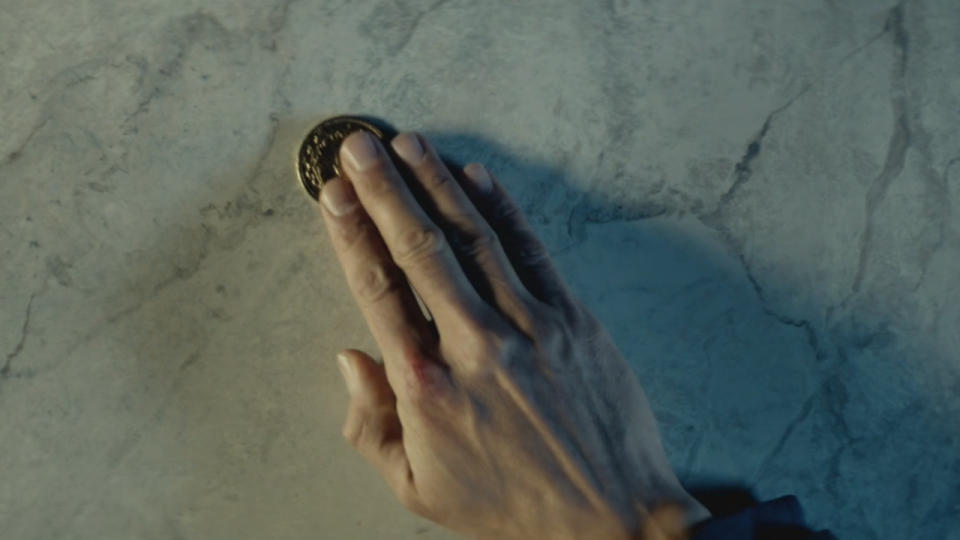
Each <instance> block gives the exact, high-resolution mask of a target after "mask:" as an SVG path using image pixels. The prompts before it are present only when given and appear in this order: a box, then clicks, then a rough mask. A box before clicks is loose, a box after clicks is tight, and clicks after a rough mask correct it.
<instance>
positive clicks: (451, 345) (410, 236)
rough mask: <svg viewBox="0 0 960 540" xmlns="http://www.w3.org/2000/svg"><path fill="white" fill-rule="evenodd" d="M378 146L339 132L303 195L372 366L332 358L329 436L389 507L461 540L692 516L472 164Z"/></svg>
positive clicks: (582, 322) (627, 392) (696, 514)
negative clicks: (340, 425)
mask: <svg viewBox="0 0 960 540" xmlns="http://www.w3.org/2000/svg"><path fill="white" fill-rule="evenodd" d="M391 146H392V148H393V150H392V151H391V150H389V149H388V148H385V147H384V146H383V145H381V144H380V143H379V142H378V141H377V140H376V138H374V137H370V136H368V135H366V134H364V133H362V132H359V133H355V134H352V135H350V136H349V137H348V138H347V140H346V141H345V142H344V145H343V147H342V148H341V154H340V157H341V163H342V164H343V165H344V170H345V176H346V178H339V179H334V180H332V181H330V182H328V183H327V184H326V185H325V186H324V187H323V190H322V196H321V199H322V201H323V205H321V206H322V207H323V210H322V213H323V217H324V220H325V222H326V225H327V228H328V231H329V233H330V237H331V240H332V243H333V246H334V248H335V250H336V252H337V256H338V258H339V261H340V264H341V265H342V266H343V269H344V271H345V273H346V277H347V282H348V284H349V286H350V290H351V292H352V293H353V295H354V297H355V298H356V300H357V303H358V304H359V306H360V309H361V310H362V312H363V315H364V318H365V319H366V321H367V324H368V326H369V327H370V330H371V331H372V333H373V335H374V338H375V339H376V341H377V344H378V346H379V348H380V351H381V352H382V355H383V365H379V364H377V363H376V362H375V361H374V360H373V359H372V358H371V357H370V356H369V355H367V354H365V353H362V352H360V351H356V350H347V351H345V352H344V353H342V354H341V357H342V358H341V369H342V370H343V372H344V376H345V378H346V380H347V384H348V388H349V390H350V394H351V399H352V400H351V404H350V411H349V413H348V418H347V421H346V424H345V426H344V429H343V434H344V436H345V437H346V439H347V440H348V441H349V442H350V443H351V444H352V445H353V446H354V447H355V448H356V449H357V450H358V451H359V452H360V453H361V454H362V455H363V456H364V457H365V458H366V459H367V460H368V461H369V462H370V463H371V464H372V465H373V466H374V467H376V468H377V469H378V470H379V471H380V473H381V474H382V476H383V477H384V479H385V480H386V482H387V483H388V484H389V486H390V488H391V489H392V490H393V492H394V493H395V494H396V495H397V497H398V498H399V500H400V501H401V503H402V504H404V505H405V506H406V507H407V508H409V509H410V510H412V511H413V512H415V513H417V514H419V515H421V516H424V517H426V518H428V519H431V520H433V521H436V522H437V523H439V524H441V525H444V526H446V527H449V528H451V529H453V530H455V531H458V532H460V533H463V534H466V535H469V536H473V537H490V538H525V539H528V538H551V539H559V538H635V537H637V536H638V535H643V537H644V538H657V537H661V538H664V537H667V536H670V537H673V535H676V534H682V530H683V529H684V526H685V525H688V524H690V523H692V522H694V521H698V520H700V519H704V518H706V517H708V516H709V514H708V513H707V511H706V510H705V509H704V508H703V507H702V506H701V505H700V504H699V503H697V502H696V500H695V499H693V498H692V497H691V496H690V495H689V494H687V493H686V492H685V491H684V489H683V488H682V487H681V486H680V483H679V481H678V480H677V477H676V475H675V474H674V472H673V470H672V469H671V467H670V465H669V463H668V461H667V458H666V456H665V453H664V451H663V447H662V444H661V441H660V436H659V434H658V429H657V424H656V421H655V419H654V417H653V413H652V411H651V409H650V406H649V404H648V402H647V399H646V397H645V396H644V392H643V389H642V388H641V387H640V383H639V381H638V380H637V378H636V376H635V374H634V373H633V372H632V371H631V369H630V367H629V365H628V364H627V362H626V361H625V360H624V358H623V356H621V354H620V353H619V351H618V350H617V348H616V346H615V345H614V343H613V341H612V339H611V338H610V336H609V334H608V332H607V331H606V330H605V329H604V328H603V326H602V325H601V324H600V323H599V322H598V321H597V320H596V319H595V318H594V317H593V316H592V315H591V314H590V313H588V311H587V310H586V309H585V307H584V306H583V305H582V304H581V303H580V302H579V301H578V300H576V299H575V297H574V295H573V294H572V293H571V292H570V290H569V289H568V287H567V286H566V285H565V284H564V282H563V280H562V279H561V278H560V277H559V276H558V275H557V273H556V271H555V269H554V266H553V264H552V262H551V261H550V258H549V256H548V254H547V252H546V250H545V248H544V246H543V244H542V243H541V242H540V241H539V240H538V239H537V238H536V236H535V234H534V232H533V231H532V229H531V228H530V227H529V225H528V224H527V222H526V219H525V218H524V216H523V215H522V212H521V211H520V210H519V209H518V207H517V206H516V204H514V203H513V202H512V201H511V200H510V198H509V197H508V195H507V193H506V192H505V191H504V189H503V188H502V187H501V185H500V184H499V183H498V182H497V181H496V180H495V179H493V178H491V177H490V176H489V175H488V174H487V172H486V171H485V169H484V168H483V166H481V165H479V164H472V165H468V166H467V167H465V168H464V170H463V171H455V174H454V172H451V171H450V170H449V169H448V168H447V167H446V165H445V164H444V163H443V161H442V160H441V159H440V157H439V155H438V154H437V152H436V150H435V149H434V148H433V146H432V145H431V144H430V143H429V142H428V141H426V139H425V138H424V137H423V136H421V135H418V134H414V133H403V134H400V135H398V136H397V137H395V138H394V139H393V141H392V142H391ZM394 152H395V154H394ZM398 167H399V169H398ZM401 171H402V172H401ZM405 178H406V180H405ZM408 283H409V286H408ZM410 287H412V288H413V290H414V291H416V294H417V295H419V297H420V299H421V300H422V302H423V304H424V306H425V307H426V310H427V312H428V314H429V315H430V318H428V317H426V316H425V313H424V311H423V310H421V308H420V306H419V304H418V301H417V300H418V299H417V297H416V296H415V293H414V292H412V291H411V289H410ZM664 509H669V510H664ZM654 510H658V511H657V512H656V513H654ZM659 510H663V511H659ZM653 515H655V516H667V518H663V519H659V518H657V517H654V518H653V519H651V516H653ZM674 516H680V517H681V519H680V520H679V521H680V522H679V523H674V521H676V520H671V519H669V518H670V517H674ZM658 535H659V536H658Z"/></svg>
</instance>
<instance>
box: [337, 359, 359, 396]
mask: <svg viewBox="0 0 960 540" xmlns="http://www.w3.org/2000/svg"><path fill="white" fill-rule="evenodd" d="M337 365H338V366H340V374H341V375H343V380H344V382H346V383H347V391H348V392H350V394H351V395H352V394H353V390H354V388H356V382H355V380H354V376H353V367H351V366H350V359H349V358H347V355H345V354H338V355H337Z"/></svg>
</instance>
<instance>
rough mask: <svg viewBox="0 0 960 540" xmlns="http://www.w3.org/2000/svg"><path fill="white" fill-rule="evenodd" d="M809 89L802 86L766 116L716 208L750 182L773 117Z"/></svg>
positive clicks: (807, 85) (720, 206)
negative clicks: (752, 166) (754, 164)
mask: <svg viewBox="0 0 960 540" xmlns="http://www.w3.org/2000/svg"><path fill="white" fill-rule="evenodd" d="M811 88H812V86H811V85H810V84H806V85H804V87H803V90H801V91H800V92H799V93H797V94H796V95H795V96H793V97H792V98H790V100H788V101H787V102H786V103H784V104H783V105H781V106H779V107H777V108H776V109H774V110H773V111H772V112H770V114H768V115H767V118H766V120H764V122H763V126H762V127H761V128H760V131H759V132H758V133H757V135H756V136H754V138H753V139H751V140H750V142H749V143H747V150H746V151H745V152H744V153H743V156H742V157H741V158H740V160H739V161H738V162H737V164H736V165H735V166H734V177H735V178H734V181H733V184H731V185H730V187H729V188H727V191H726V192H725V193H724V194H723V195H721V196H720V202H719V203H718V208H722V207H723V206H725V205H726V204H727V203H729V202H730V200H731V199H733V197H734V196H735V195H736V193H737V190H739V189H740V188H741V187H742V186H743V184H745V183H746V182H747V181H748V180H750V177H751V176H752V175H753V170H752V169H751V168H750V164H751V163H752V162H753V160H755V159H756V158H757V156H759V155H760V150H761V149H762V143H763V139H764V137H766V136H767V132H768V131H769V130H770V126H771V124H772V122H773V119H774V117H776V116H777V115H778V114H780V113H781V112H783V111H785V110H787V109H789V108H790V106H791V105H793V104H794V103H796V101H797V100H798V99H800V98H801V97H803V95H804V94H806V93H807V92H808V91H810V89H811Z"/></svg>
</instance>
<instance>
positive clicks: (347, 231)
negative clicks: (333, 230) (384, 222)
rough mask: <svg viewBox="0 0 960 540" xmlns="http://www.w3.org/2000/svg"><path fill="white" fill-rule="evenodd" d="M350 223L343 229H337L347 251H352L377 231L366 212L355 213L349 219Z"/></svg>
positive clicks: (341, 242)
mask: <svg viewBox="0 0 960 540" xmlns="http://www.w3.org/2000/svg"><path fill="white" fill-rule="evenodd" d="M347 219H348V221H347V222H346V223H344V224H343V226H342V227H339V228H338V229H337V235H338V237H339V240H340V244H341V245H343V246H344V248H346V249H350V248H352V247H353V246H355V245H357V244H361V243H363V242H362V241H363V240H364V239H365V238H368V235H369V234H370V233H371V232H372V231H373V230H374V229H375V227H374V225H373V222H372V221H371V220H370V217H369V216H367V215H366V213H364V212H354V214H353V216H351V217H349V218H347Z"/></svg>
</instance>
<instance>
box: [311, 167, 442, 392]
mask: <svg viewBox="0 0 960 540" xmlns="http://www.w3.org/2000/svg"><path fill="white" fill-rule="evenodd" d="M320 199H321V201H322V202H323V205H322V207H323V212H322V213H323V219H324V221H325V222H326V225H327V231H328V232H329V234H330V240H331V242H332V243H333V248H334V251H336V254H337V259H338V260H339V261H340V266H342V267H343V271H344V274H345V275H346V278H347V284H348V285H349V287H350V291H351V292H352V293H353V297H354V299H355V300H356V301H357V304H358V305H359V307H360V311H361V312H362V313H363V317H364V319H365V320H366V321H367V326H369V327H370V331H371V333H372V334H373V337H374V339H375V340H376V341H377V346H378V347H379V348H380V351H381V352H382V353H383V358H384V363H385V364H386V368H387V378H388V380H389V381H390V385H391V386H392V387H393V388H394V391H395V392H396V393H397V397H398V399H403V398H405V397H406V396H405V395H404V392H405V388H406V385H404V384H402V381H403V380H404V378H405V377H407V372H408V371H409V366H407V365H406V364H405V360H404V359H403V358H404V356H403V355H397V354H392V353H394V352H397V351H412V350H418V351H421V352H422V353H424V354H426V353H427V352H428V351H430V350H431V349H432V348H433V345H434V343H435V341H436V334H435V331H434V329H433V327H432V326H431V325H430V324H429V323H428V322H427V320H426V318H425V317H424V315H423V313H422V312H421V310H420V307H419V304H418V303H417V301H416V299H415V297H414V295H413V292H412V291H411V290H410V287H409V285H408V284H407V281H406V279H405V278H404V276H403V273H402V272H401V271H400V269H399V268H397V266H396V265H395V264H394V262H393V259H392V258H391V257H390V253H389V251H388V250H387V247H386V245H385V244H384V242H383V238H381V236H380V233H379V232H378V231H377V228H376V226H374V224H373V222H372V221H371V220H370V216H369V215H368V214H367V212H366V211H365V210H364V208H363V207H362V206H361V205H360V204H359V201H358V200H357V198H356V194H355V192H354V189H353V186H352V185H351V184H350V182H348V181H346V180H343V179H340V178H335V179H332V180H330V181H328V182H327V183H326V184H324V186H323V189H322V190H321V192H320Z"/></svg>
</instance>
